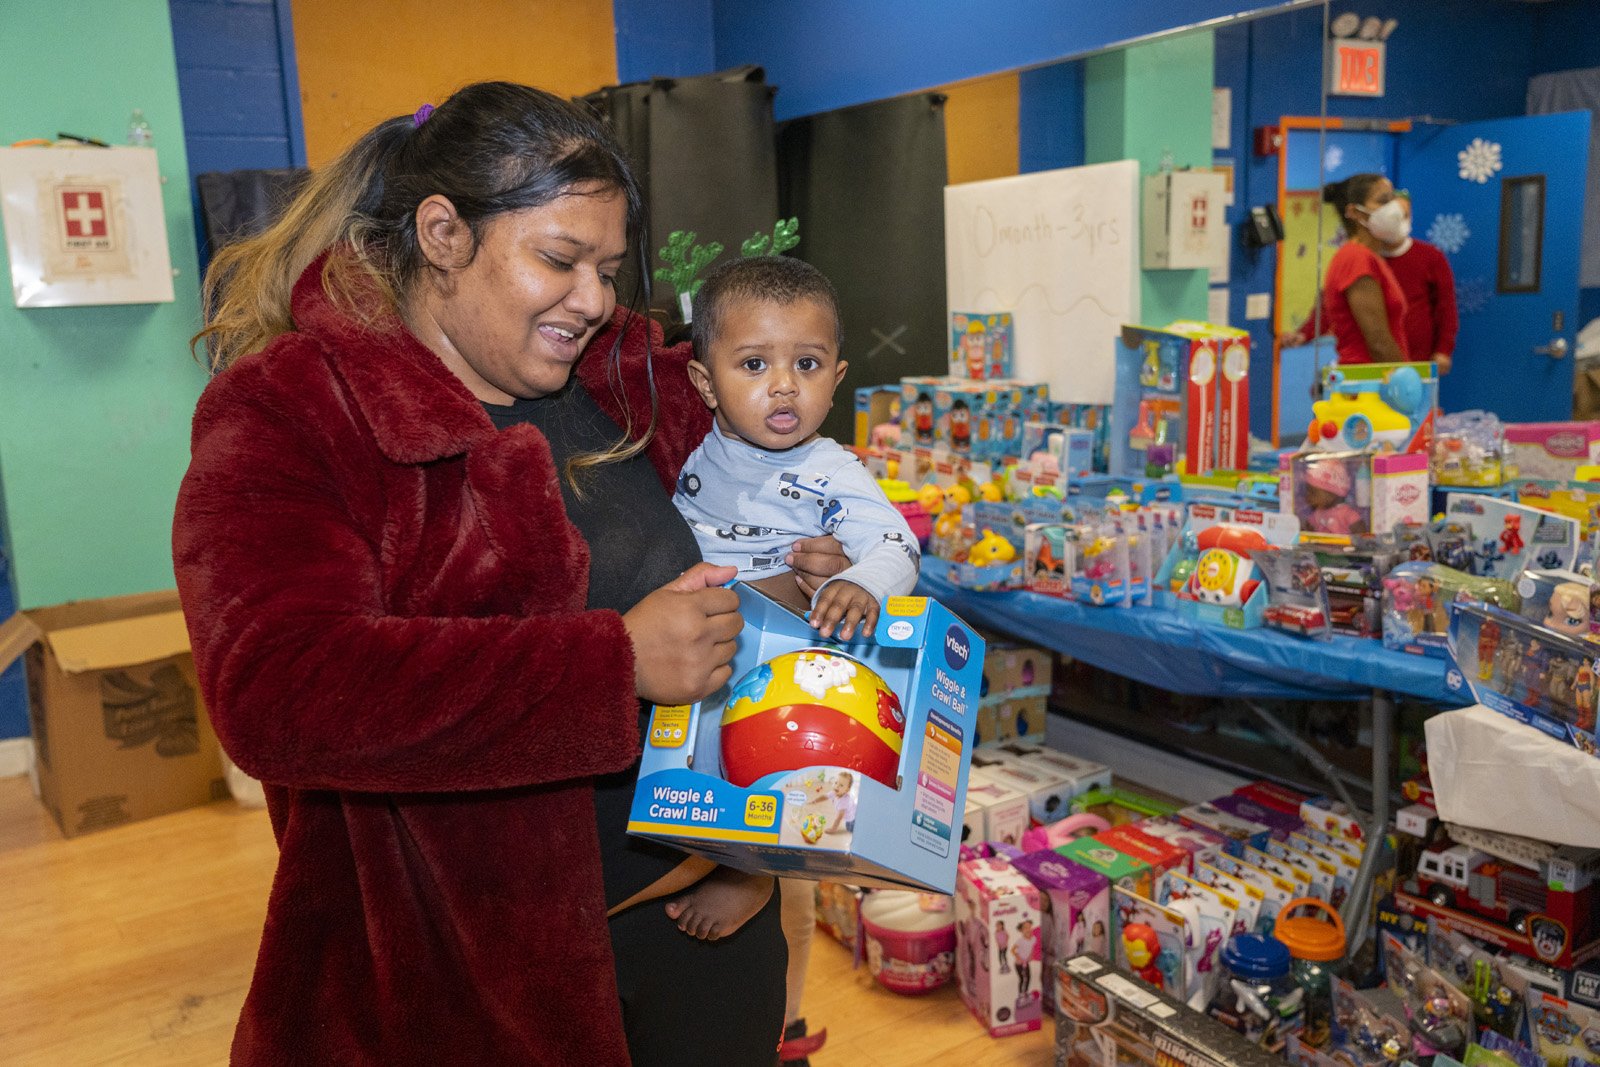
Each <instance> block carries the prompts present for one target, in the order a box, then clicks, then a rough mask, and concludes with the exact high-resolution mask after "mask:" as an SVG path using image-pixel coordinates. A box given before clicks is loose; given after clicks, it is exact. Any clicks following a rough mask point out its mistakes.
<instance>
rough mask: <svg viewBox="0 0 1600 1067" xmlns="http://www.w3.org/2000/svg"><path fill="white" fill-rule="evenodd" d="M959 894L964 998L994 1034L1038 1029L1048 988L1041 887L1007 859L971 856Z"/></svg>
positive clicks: (962, 870)
mask: <svg viewBox="0 0 1600 1067" xmlns="http://www.w3.org/2000/svg"><path fill="white" fill-rule="evenodd" d="M955 897H956V927H957V936H958V940H959V942H960V952H959V954H958V959H957V969H956V975H957V980H958V982H959V984H960V987H961V999H962V1000H963V1001H965V1002H966V1004H967V1007H968V1008H970V1009H971V1010H972V1013H973V1014H974V1015H976V1016H977V1017H978V1021H979V1022H980V1023H982V1024H983V1026H984V1028H985V1029H987V1030H988V1031H989V1033H990V1034H992V1035H993V1036H995V1037H1001V1036H1003V1035H1005V1034H1015V1033H1023V1032H1025V1031H1028V1030H1037V1029H1039V1025H1040V1018H1041V1016H1042V1015H1043V1004H1042V1001H1043V998H1044V995H1045V993H1046V991H1045V990H1044V989H1042V988H1041V986H1042V984H1043V976H1042V974H1041V973H1040V968H1041V965H1042V963H1043V959H1044V945H1043V939H1044V929H1043V927H1044V910H1043V902H1042V899H1041V897H1040V893H1039V889H1038V887H1037V886H1035V885H1034V884H1033V882H1032V881H1031V880H1030V879H1029V878H1028V877H1027V876H1026V875H1025V874H1023V872H1021V871H1019V870H1017V869H1016V868H1015V867H1013V866H1012V865H1011V863H1010V862H1009V861H1006V860H999V859H977V860H967V861H965V862H964V863H962V864H961V866H960V870H959V873H958V879H957V885H956V894H955Z"/></svg>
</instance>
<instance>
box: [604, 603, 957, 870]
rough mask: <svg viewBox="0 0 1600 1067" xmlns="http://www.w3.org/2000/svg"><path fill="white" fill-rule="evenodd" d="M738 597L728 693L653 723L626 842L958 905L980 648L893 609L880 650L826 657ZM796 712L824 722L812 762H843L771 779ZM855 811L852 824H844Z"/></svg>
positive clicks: (932, 617)
mask: <svg viewBox="0 0 1600 1067" xmlns="http://www.w3.org/2000/svg"><path fill="white" fill-rule="evenodd" d="M734 589H735V591H736V592H737V593H738V596H739V607H740V613H741V614H742V615H743V618H744V629H743V631H742V632H741V633H740V635H739V639H738V646H737V648H736V650H735V652H734V657H733V664H732V666H733V674H732V683H731V685H725V686H724V687H723V688H722V689H721V690H719V691H718V692H717V693H714V694H712V696H710V697H708V698H707V699H706V700H704V701H701V702H700V703H697V704H693V705H690V706H688V707H682V706H678V707H666V706H662V705H657V706H656V707H655V708H653V709H652V711H651V714H650V722H649V725H648V728H647V730H646V733H645V743H644V755H643V758H642V760H641V763H640V767H639V783H638V786H637V788H636V789H635V791H634V798H633V807H632V810H631V812H630V815H629V820H628V830H629V832H630V833H634V834H638V835H640V836H643V837H649V838H653V839H656V840H659V841H664V842H666V843H667V844H670V845H674V846H676V847H678V848H681V849H683V850H685V851H688V852H692V853H695V854H697V855H702V856H705V857H707V858H709V859H713V860H716V861H717V862H720V863H725V864H728V865H730V866H734V867H738V868H741V869H744V870H750V871H759V872H763V873H769V874H779V875H785V876H800V877H810V878H824V877H827V878H833V879H835V880H840V881H849V882H851V883H852V884H856V885H864V886H885V887H889V888H912V889H922V890H927V891H930V892H935V893H949V892H950V891H951V890H953V889H954V887H955V863H956V849H957V847H958V845H959V844H960V842H959V840H958V835H959V833H960V830H959V826H960V823H959V821H958V820H957V818H956V815H957V814H958V813H960V812H962V811H964V809H965V804H966V786H967V770H968V767H969V765H970V761H971V758H972V749H973V729H974V726H975V725H976V718H977V704H978V689H979V683H980V676H981V673H982V663H983V653H984V648H983V639H982V638H981V637H979V636H978V635H977V634H976V633H975V632H974V631H973V630H972V629H971V628H970V627H968V626H967V625H966V624H965V623H963V622H962V621H961V620H960V619H958V618H956V617H955V616H954V615H953V614H951V613H950V612H949V611H948V610H947V609H945V608H944V607H943V606H941V605H940V604H938V603H937V602H936V601H933V600H929V599H927V598H924V597H893V598H891V599H889V600H888V601H886V602H885V604H884V605H883V611H882V615H881V617H880V618H879V621H878V627H877V631H876V634H875V636H874V637H873V638H871V639H866V640H858V641H856V642H855V643H853V644H850V645H848V646H844V647H843V648H841V647H840V646H837V645H826V646H825V647H820V648H819V647H818V646H819V642H818V638H817V634H816V632H815V631H814V630H812V629H811V627H810V626H809V625H808V624H807V623H806V622H805V620H803V619H801V618H800V617H799V616H798V615H796V614H794V613H793V612H791V611H789V610H788V609H787V608H784V607H783V606H782V605H780V604H778V603H776V602H775V601H772V600H770V599H768V598H767V597H765V596H763V595H762V594H761V593H759V592H758V591H756V590H755V589H752V588H751V587H750V586H747V585H745V584H743V583H736V584H735V586H734ZM863 672H866V673H865V674H864V673H863ZM791 674H792V678H791V677H789V675H791ZM874 674H875V675H876V678H874V677H873V675H874ZM862 681H866V682H870V683H872V685H871V687H870V688H868V687H865V686H862V685H861V684H860V683H861V682H862ZM841 687H849V688H848V689H846V690H845V691H844V693H843V695H840V694H838V693H835V692H834V690H836V689H840V688H841ZM790 690H793V692H789V691H790ZM872 692H876V697H872V696H869V695H867V694H869V693H872ZM808 697H810V698H812V699H815V700H817V701H818V703H817V704H806V703H804V701H805V700H806V699H807V698H808ZM846 697H848V698H849V700H850V704H849V706H848V708H845V707H841V706H840V701H842V700H844V699H845V698H846ZM795 698H798V701H797V700H796V699H795ZM824 699H827V700H829V701H830V703H827V704H824V703H821V701H822V700H824ZM872 701H875V705H874V706H872V707H868V706H867V705H868V704H869V703H870V702H872ZM730 704H731V705H733V707H732V709H730V710H731V711H732V716H730V723H729V725H727V726H725V725H724V723H723V721H722V720H723V718H724V717H725V716H724V715H723V714H722V712H723V709H724V707H725V706H726V705H730ZM802 708H804V709H814V710H812V711H808V712H807V715H808V716H809V717H808V724H809V727H810V728H809V729H808V730H807V731H806V734H807V738H808V739H807V740H805V742H804V743H805V744H806V752H807V754H812V753H815V754H818V755H820V754H821V753H822V752H823V751H826V748H825V747H824V746H826V745H829V744H832V745H833V746H834V752H835V754H836V758H835V759H834V760H832V761H829V762H826V763H821V764H820V765H819V766H810V767H801V768H800V769H795V770H780V769H773V770H770V771H769V770H767V769H766V768H767V767H768V766H770V765H771V764H772V763H777V765H778V766H779V767H781V766H782V765H783V761H784V759H785V757H786V756H787V755H788V753H786V752H785V751H784V746H786V745H789V744H797V743H799V742H791V741H789V739H788V735H789V734H793V733H797V732H798V731H794V730H788V731H785V730H784V729H783V726H784V724H785V722H788V723H790V724H793V723H796V722H798V721H799V720H798V719H796V718H790V717H789V716H791V715H797V714H799V713H800V712H799V709H802ZM842 719H848V723H849V724H853V725H849V724H847V723H845V722H841V720H842ZM735 729H736V732H734V733H729V732H728V731H730V730H735ZM725 734H727V736H724V735H725ZM841 739H843V740H841ZM896 750H898V751H896ZM730 753H731V754H732V755H734V756H736V757H737V764H736V765H734V764H731V763H730V760H729V759H728V755H729V754H730ZM841 760H848V762H849V763H850V766H849V767H845V766H840V765H839V763H840V761H841ZM741 772H742V773H741ZM751 775H754V777H753V778H752V777H750V776H751ZM736 778H745V779H746V781H745V784H742V785H735V784H733V781H732V780H731V779H736ZM841 788H842V789H843V793H842V794H841V792H840V791H841ZM846 800H848V808H849V809H853V810H851V811H850V816H849V817H848V818H846V819H844V820H843V821H841V820H840V819H839V818H836V816H840V815H843V814H844V813H845V812H846V810H847V808H846V806H845V803H846Z"/></svg>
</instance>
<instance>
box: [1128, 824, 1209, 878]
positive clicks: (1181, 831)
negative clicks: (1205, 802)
mask: <svg viewBox="0 0 1600 1067" xmlns="http://www.w3.org/2000/svg"><path fill="white" fill-rule="evenodd" d="M1134 825H1135V826H1136V827H1138V829H1139V830H1141V831H1143V832H1144V833H1146V834H1148V835H1149V836H1151V837H1156V838H1160V839H1161V840H1163V841H1165V842H1167V843H1168V844H1171V845H1176V846H1178V847H1179V848H1181V849H1183V850H1184V851H1185V852H1187V853H1188V854H1189V860H1188V862H1187V863H1186V864H1185V865H1184V873H1185V874H1188V875H1190V876H1191V877H1192V876H1193V875H1194V870H1195V867H1196V866H1197V865H1199V864H1202V863H1210V862H1211V861H1212V860H1214V859H1216V857H1217V856H1218V855H1220V854H1221V853H1223V852H1225V851H1226V850H1227V839H1226V838H1224V837H1223V836H1222V835H1221V834H1219V833H1217V832H1216V831H1215V830H1208V829H1206V828H1205V827H1203V826H1185V825H1184V824H1183V823H1181V822H1179V821H1178V820H1177V819H1174V818H1171V817H1165V818H1156V819H1145V820H1144V821H1143V822H1139V823H1135V824H1134Z"/></svg>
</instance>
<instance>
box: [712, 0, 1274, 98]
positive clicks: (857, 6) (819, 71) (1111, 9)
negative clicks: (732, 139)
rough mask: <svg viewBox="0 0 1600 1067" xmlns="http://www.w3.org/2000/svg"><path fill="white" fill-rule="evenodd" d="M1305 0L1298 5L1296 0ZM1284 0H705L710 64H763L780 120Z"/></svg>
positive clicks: (1065, 54) (1030, 63)
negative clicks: (978, 1)
mask: <svg viewBox="0 0 1600 1067" xmlns="http://www.w3.org/2000/svg"><path fill="white" fill-rule="evenodd" d="M1294 2H1303V0H1294ZM1284 6H1287V5H1286V4H1285V3H1283V2H1282V0H1274V2H1266V0H1162V2H1160V3H1156V2H1153V0H1144V2H1141V3H1130V2H1121V3H1119V2H1107V0H990V2H989V3H986V4H983V5H982V6H981V13H980V12H979V11H977V10H975V9H974V8H973V7H972V6H971V5H966V4H956V3H951V2H949V0H945V2H938V3H931V2H929V0H874V2H873V3H870V4H864V3H860V2H859V0H811V2H809V3H795V2H794V0H713V12H714V27H713V33H714V39H715V42H716V65H717V66H718V67H732V66H737V65H739V64H741V63H759V64H761V65H762V66H764V67H765V68H766V70H767V80H768V81H769V82H771V83H772V84H774V85H777V86H779V88H780V90H781V91H780V92H779V93H778V96H777V98H776V99H775V100H774V101H773V103H774V109H775V112H776V114H777V117H778V118H779V119H784V118H792V117H794V116H796V115H810V114H813V113H815V112H818V111H828V110H831V109H833V108H839V107H847V106H849V105H851V104H860V103H865V102H866V101H869V100H878V99H881V98H883V97H887V96H897V95H899V94H901V93H906V92H911V91H913V90H917V89H928V88H932V87H935V86H940V85H948V84H949V83H951V82H955V81H961V80H963V79H965V78H974V77H978V76H980V75H985V74H994V73H996V72H999V71H1005V70H1016V69H1018V68H1021V67H1032V66H1039V65H1042V64H1047V63H1052V62H1055V61H1057V60H1060V59H1062V58H1064V57H1069V56H1081V55H1084V54H1085V53H1088V52H1093V51H1097V50H1099V49H1103V48H1105V47H1107V46H1109V45H1112V44H1115V43H1118V42H1121V41H1127V40H1132V39H1134V38H1137V37H1142V36H1145V35H1148V34H1152V33H1160V32H1163V31H1166V30H1170V29H1172V28H1173V27H1175V26H1188V25H1194V24H1196V23H1199V22H1204V21H1208V20H1212V19H1219V18H1226V17H1228V16H1232V15H1236V14H1238V13H1240V12H1243V11H1260V10H1266V9H1271V8H1278V7H1284Z"/></svg>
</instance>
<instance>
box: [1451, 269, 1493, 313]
mask: <svg viewBox="0 0 1600 1067" xmlns="http://www.w3.org/2000/svg"><path fill="white" fill-rule="evenodd" d="M1493 293H1494V288H1493V286H1491V285H1490V284H1489V279H1488V278H1465V279H1462V280H1461V281H1459V282H1457V283H1456V306H1457V307H1459V308H1460V309H1461V313H1462V314H1463V315H1476V314H1477V313H1478V312H1480V311H1482V310H1483V309H1484V308H1486V307H1488V306H1489V297H1490V296H1491V295H1493Z"/></svg>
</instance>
